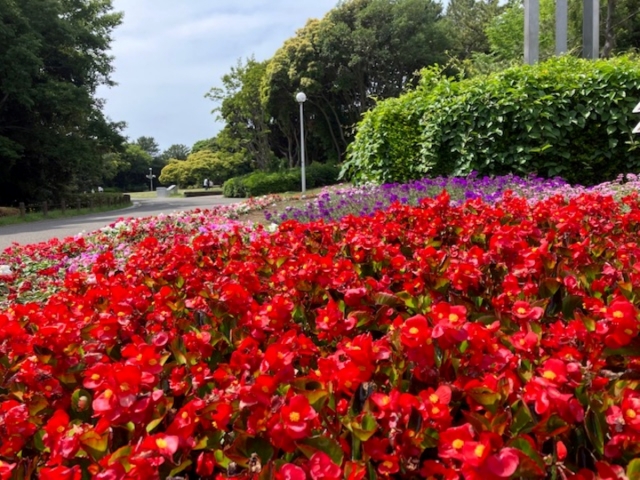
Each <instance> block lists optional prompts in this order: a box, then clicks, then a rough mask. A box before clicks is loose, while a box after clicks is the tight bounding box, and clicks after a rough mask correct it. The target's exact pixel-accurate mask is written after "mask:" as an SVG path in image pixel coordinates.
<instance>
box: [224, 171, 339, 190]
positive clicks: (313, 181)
mask: <svg viewBox="0 0 640 480" xmlns="http://www.w3.org/2000/svg"><path fill="white" fill-rule="evenodd" d="M339 173H340V168H339V167H337V166H336V165H333V164H323V163H312V164H311V165H309V166H308V167H307V168H306V179H307V188H317V187H324V186H326V185H333V184H335V183H337V182H338V174H339ZM300 187H301V176H300V169H299V168H298V169H291V170H286V171H284V172H277V173H267V172H253V173H250V174H248V175H243V176H241V177H233V178H230V179H229V180H227V181H226V182H224V185H223V186H222V194H223V195H224V196H225V197H231V198H245V197H258V196H260V195H268V194H270V193H284V192H295V191H300Z"/></svg>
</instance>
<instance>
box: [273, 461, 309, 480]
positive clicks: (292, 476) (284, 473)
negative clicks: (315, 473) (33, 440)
mask: <svg viewBox="0 0 640 480" xmlns="http://www.w3.org/2000/svg"><path fill="white" fill-rule="evenodd" d="M276 479H277V480H307V474H306V473H305V471H304V470H303V469H302V468H300V467H299V466H297V465H294V464H293V463H285V464H284V465H283V466H282V467H281V468H280V470H278V473H276Z"/></svg>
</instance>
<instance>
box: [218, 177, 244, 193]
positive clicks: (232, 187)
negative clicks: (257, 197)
mask: <svg viewBox="0 0 640 480" xmlns="http://www.w3.org/2000/svg"><path fill="white" fill-rule="evenodd" d="M222 195H224V196H225V197H229V198H244V197H246V196H247V192H246V191H245V189H244V185H243V184H242V177H233V178H230V179H229V180H227V181H226V182H224V184H223V185H222Z"/></svg>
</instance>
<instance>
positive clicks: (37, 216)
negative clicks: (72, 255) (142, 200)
mask: <svg viewBox="0 0 640 480" xmlns="http://www.w3.org/2000/svg"><path fill="white" fill-rule="evenodd" d="M129 206H130V205H126V204H124V205H116V206H114V205H111V206H108V205H104V206H102V207H94V208H81V209H79V210H78V209H76V208H67V209H66V210H65V212H64V213H62V210H49V212H48V213H47V216H46V217H45V216H44V214H43V213H42V212H29V213H27V214H25V216H24V217H20V215H19V214H13V215H8V216H0V227H3V226H5V225H16V224H18V223H29V222H38V221H41V220H52V219H56V218H70V217H78V216H80V215H87V214H89V213H100V212H110V211H113V210H121V209H123V208H126V207H129ZM12 210H17V209H12Z"/></svg>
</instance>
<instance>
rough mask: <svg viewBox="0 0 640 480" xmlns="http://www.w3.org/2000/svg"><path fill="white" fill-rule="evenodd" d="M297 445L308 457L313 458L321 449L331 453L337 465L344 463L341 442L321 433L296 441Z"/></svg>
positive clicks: (330, 456) (328, 453)
mask: <svg viewBox="0 0 640 480" xmlns="http://www.w3.org/2000/svg"><path fill="white" fill-rule="evenodd" d="M296 445H297V446H298V448H299V449H300V451H301V452H302V453H304V455H305V456H306V457H307V458H311V456H312V455H313V454H314V453H315V452H316V451H318V450H319V451H321V452H324V453H326V454H327V455H329V458H331V460H332V461H333V462H334V463H335V464H336V465H342V460H343V459H344V452H343V451H342V447H341V446H340V444H339V443H338V442H336V441H335V440H334V439H332V438H329V437H324V436H321V435H320V436H317V437H311V438H305V439H304V440H301V441H300V442H298V443H296Z"/></svg>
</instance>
